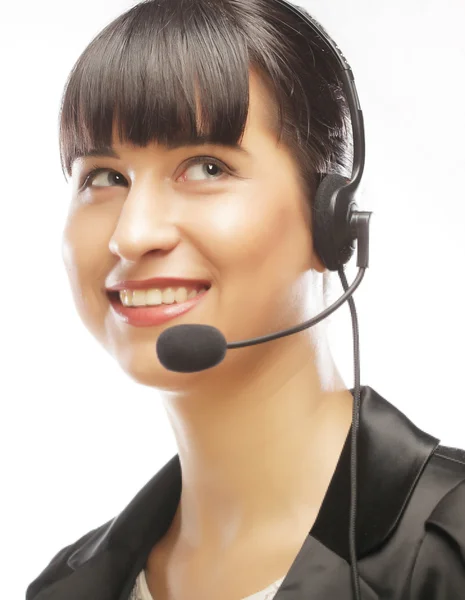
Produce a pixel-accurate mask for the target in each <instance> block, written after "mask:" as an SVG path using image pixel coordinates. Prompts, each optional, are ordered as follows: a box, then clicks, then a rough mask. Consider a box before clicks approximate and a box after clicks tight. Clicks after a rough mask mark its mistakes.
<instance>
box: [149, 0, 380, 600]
mask: <svg viewBox="0 0 465 600" xmlns="http://www.w3.org/2000/svg"><path fill="white" fill-rule="evenodd" d="M274 2H276V3H277V4H280V5H281V6H283V7H285V8H286V9H287V10H288V11H290V12H291V13H293V14H294V15H296V16H297V17H299V18H300V19H302V21H303V22H304V23H305V24H306V25H307V26H308V27H310V29H311V30H312V31H313V32H314V33H315V34H316V35H317V36H318V37H319V38H320V40H321V41H322V42H323V45H324V49H325V50H327V51H328V52H330V53H331V54H332V55H333V56H334V57H335V58H336V60H337V64H338V66H339V76H340V78H341V81H342V84H343V90H344V93H345V97H346V100H347V103H348V105H349V109H350V117H351V124H352V134H353V149H354V156H353V165H352V176H351V178H350V179H346V178H345V177H343V176H342V175H339V174H326V175H325V176H324V178H323V179H322V181H321V183H320V184H319V186H318V189H317V192H316V195H315V199H314V201H313V210H312V214H313V216H312V222H313V243H314V249H315V251H316V253H317V254H318V256H319V257H320V259H321V261H322V263H323V264H324V266H325V267H326V268H327V269H328V270H329V271H337V272H338V274H339V277H340V279H341V283H342V286H343V288H344V290H345V293H344V294H343V295H342V296H341V297H340V298H339V299H338V300H337V301H336V302H334V303H333V304H332V305H331V306H329V307H328V308H326V309H325V310H324V311H322V312H321V313H320V314H318V315H317V316H316V317H313V318H312V319H310V320H308V321H306V322H305V323H302V324H300V325H297V326H296V327H292V328H290V329H286V330H284V331H280V332H277V333H273V334H270V335H266V336H261V337H258V338H254V339H250V340H243V341H240V342H230V343H228V342H227V341H226V339H225V338H224V336H223V334H222V333H221V332H220V331H219V330H218V329H216V328H215V327H211V326H209V325H193V324H185V325H176V326H174V327H169V328H168V329H165V331H163V332H162V333H161V334H160V336H159V338H158V340H157V344H156V350H157V354H158V358H159V360H160V362H161V364H163V366H165V367H166V368H167V369H169V370H171V371H176V372H182V373H192V372H196V371H201V370H204V369H208V368H211V367H213V366H215V365H217V364H219V363H220V362H221V361H222V360H223V359H224V357H225V355H226V351H227V350H229V349H235V348H243V347H245V346H251V345H254V344H261V343H263V342H267V341H272V340H275V339H278V338H280V337H283V336H287V335H291V334H293V333H297V332H299V331H302V330H304V329H307V328H308V327H311V326H313V325H315V324H316V323H318V322H319V321H321V320H323V319H324V318H326V317H327V316H329V315H330V314H331V313H333V312H334V311H335V310H336V309H337V308H339V307H340V306H341V305H342V304H343V303H344V302H345V301H346V300H347V301H348V302H349V307H350V312H351V317H352V329H353V339H354V370H355V384H354V404H353V414H352V426H351V469H350V481H351V496H350V522H349V550H350V563H351V574H352V590H353V597H354V599H355V600H361V595H360V582H359V575H358V568H357V554H356V548H355V527H356V515H357V433H358V428H359V421H360V352H359V332H358V322H357V313H356V311H355V305H354V301H353V298H352V295H353V293H354V292H355V290H356V289H357V288H358V286H359V285H360V283H361V281H362V279H363V277H364V274H365V270H366V269H367V268H368V258H369V225H370V218H371V215H372V212H362V211H358V210H357V204H356V202H355V199H354V197H355V194H356V192H357V189H358V187H359V185H360V181H361V178H362V175H363V170H364V166H365V130H364V121H363V113H362V109H361V107H360V101H359V97H358V93H357V88H356V87H355V81H354V76H353V73H352V70H351V68H350V65H349V63H348V62H347V60H346V58H345V56H344V55H343V54H342V52H341V50H340V49H339V47H338V45H337V44H336V43H335V42H334V41H333V40H332V39H331V38H330V37H329V36H328V35H327V34H326V33H325V32H324V31H323V30H322V28H321V26H320V25H319V24H318V23H317V22H316V21H315V20H314V19H313V18H312V17H311V16H310V15H309V14H308V13H307V11H306V10H304V9H303V8H300V7H297V6H294V5H293V4H290V3H289V2H288V1H287V0H274ZM355 241H356V242H357V267H358V269H359V270H358V274H357V276H356V278H355V280H354V282H353V283H352V285H351V286H350V287H349V285H348V283H347V279H346V276H345V272H344V265H345V264H346V263H348V262H349V260H350V258H351V257H352V255H353V253H354V250H355Z"/></svg>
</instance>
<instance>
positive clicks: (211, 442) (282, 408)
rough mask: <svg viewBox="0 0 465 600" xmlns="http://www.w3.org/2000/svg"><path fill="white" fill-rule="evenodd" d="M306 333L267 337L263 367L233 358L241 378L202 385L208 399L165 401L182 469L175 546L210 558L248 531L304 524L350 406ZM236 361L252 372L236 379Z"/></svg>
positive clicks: (191, 396) (326, 357)
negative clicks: (209, 554) (270, 339)
mask: <svg viewBox="0 0 465 600" xmlns="http://www.w3.org/2000/svg"><path fill="white" fill-rule="evenodd" d="M314 336H315V332H311V331H304V332H301V333H299V334H295V335H294V336H289V337H288V338H281V340H280V342H281V343H277V341H274V342H273V344H274V347H273V348H271V347H270V346H271V345H268V348H267V349H266V354H264V356H266V361H265V360H264V361H262V362H257V360H256V357H255V358H254V359H253V360H248V361H245V360H242V362H241V364H242V371H241V373H242V375H241V376H239V377H238V376H237V374H236V375H235V376H233V377H231V379H230V380H229V379H228V380H227V381H225V380H224V378H221V377H219V379H221V381H218V385H216V384H213V383H212V380H211V379H210V380H209V385H208V393H205V392H204V393H202V394H201V393H200V391H199V390H197V392H193V391H192V389H191V390H190V392H189V393H188V394H186V393H183V394H182V395H179V394H177V395H174V394H173V393H171V394H169V395H168V394H167V395H166V396H165V397H164V403H165V407H166V409H167V413H168V418H169V420H170V422H171V424H172V427H173V431H174V435H175V438H176V440H177V445H178V453H179V458H180V463H181V468H182V482H183V484H182V494H181V500H180V504H179V506H178V511H177V513H176V515H175V518H174V520H173V523H172V535H173V536H174V537H175V538H176V543H177V544H181V543H182V545H183V546H184V547H186V548H187V547H188V548H190V549H192V550H195V549H196V548H200V546H201V547H202V549H205V548H211V551H212V553H213V552H215V551H219V550H220V549H221V550H222V551H223V550H224V549H225V548H227V547H232V546H234V545H235V544H236V543H237V542H238V540H241V539H244V538H245V537H246V536H247V535H248V536H249V537H250V532H251V531H252V529H253V531H254V535H256V532H257V530H258V529H260V528H261V529H262V531H264V532H265V531H268V530H269V529H270V526H275V525H276V527H289V526H292V523H291V520H293V521H296V520H300V521H301V522H302V521H305V520H306V522H307V523H308V525H309V527H308V530H309V529H310V526H311V524H312V523H311V522H310V523H309V519H311V516H312V515H313V517H316V514H317V512H318V509H319V507H320V505H321V502H322V500H323V497H324V494H325V492H326V490H327V487H328V485H329V482H330V479H331V476H332V474H333V472H334V469H335V467H336V463H337V460H338V458H339V455H340V453H341V450H342V447H343V444H344V441H345V439H346V436H347V434H348V432H349V429H350V425H351V420H352V400H353V398H352V395H351V393H350V391H349V390H347V388H346V387H345V386H344V384H343V382H342V379H341V377H340V375H339V373H338V372H337V370H336V368H335V366H334V362H333V360H332V358H331V356H330V353H329V351H328V347H327V343H326V341H325V340H324V339H320V340H318V343H315V339H314ZM290 338H292V339H290ZM264 346H266V345H265V344H263V345H262V347H261V349H260V351H261V352H262V353H263V352H264ZM255 348H256V349H258V348H260V346H256V347H255ZM316 349H318V351H317V350H316ZM243 351H244V349H242V350H238V351H237V352H243ZM244 362H246V363H247V364H252V365H254V371H253V373H247V374H244V366H243V365H244ZM265 364H266V367H265V366H262V365H265ZM257 365H259V366H258V367H257ZM228 372H230V371H228ZM294 524H295V523H294ZM304 527H305V525H304Z"/></svg>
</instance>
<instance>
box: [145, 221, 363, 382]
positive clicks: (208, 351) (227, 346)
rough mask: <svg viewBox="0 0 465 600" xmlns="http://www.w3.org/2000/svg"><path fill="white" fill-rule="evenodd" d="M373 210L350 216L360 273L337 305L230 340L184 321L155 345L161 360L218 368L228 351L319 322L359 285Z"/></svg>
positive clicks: (185, 369)
mask: <svg viewBox="0 0 465 600" xmlns="http://www.w3.org/2000/svg"><path fill="white" fill-rule="evenodd" d="M370 216H371V213H370V212H360V211H354V212H353V213H352V215H351V221H350V225H351V229H352V231H353V233H354V238H356V239H357V242H358V243H357V266H358V267H359V270H358V273H357V276H356V278H355V280H354V282H353V283H352V285H351V286H350V287H349V288H348V289H347V290H346V292H345V293H344V294H343V295H342V296H341V297H340V298H339V299H338V300H336V302H334V304H332V305H331V306H329V307H327V308H326V309H325V310H323V311H322V312H321V313H319V314H318V315H317V316H316V317H313V318H312V319H309V320H308V321H305V322H304V323H301V324H300V325H297V326H295V327H291V328H289V329H285V330H283V331H278V332H277V333H271V334H269V335H264V336H260V337H257V338H252V339H249V340H243V341H240V342H230V343H227V341H226V339H225V337H224V335H223V334H222V333H221V331H220V330H219V329H217V328H216V327H212V326H211V325H200V324H198V325H195V324H183V325H175V326H174V327H169V328H168V329H165V331H163V332H162V333H161V334H160V336H159V338H158V340H157V344H156V349H157V355H158V359H159V361H160V363H161V364H162V365H163V366H164V367H165V368H166V369H168V370H169V371H175V372H177V373H195V372H197V371H204V370H206V369H210V368H212V367H215V366H216V365H218V364H219V363H221V362H222V361H223V360H224V357H225V356H226V352H227V350H232V349H235V348H244V347H246V346H253V345H255V344H262V343H264V342H269V341H271V340H276V339H278V338H281V337H285V336H287V335H292V334H293V333H297V332H299V331H303V330H304V329H308V328H309V327H312V326H313V325H316V324H317V323H319V322H320V321H322V320H323V319H325V318H326V317H328V316H329V315H330V314H332V313H333V312H334V311H335V310H337V309H338V308H339V307H340V306H341V305H342V304H343V303H344V302H345V301H346V300H348V299H349V298H350V297H351V296H352V294H353V293H354V292H355V290H356V289H357V288H358V286H359V285H360V283H361V282H362V279H363V277H364V275H365V270H366V268H367V267H368V250H369V221H370Z"/></svg>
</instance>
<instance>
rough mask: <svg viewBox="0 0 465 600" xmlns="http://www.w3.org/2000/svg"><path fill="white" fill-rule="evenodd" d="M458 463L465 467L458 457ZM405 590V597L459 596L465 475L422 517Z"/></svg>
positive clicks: (463, 579)
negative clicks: (423, 518) (406, 594)
mask: <svg viewBox="0 0 465 600" xmlns="http://www.w3.org/2000/svg"><path fill="white" fill-rule="evenodd" d="M453 454H454V453H453ZM453 458H454V457H453ZM459 462H460V463H461V464H462V466H465V463H462V461H461V460H459ZM408 589H409V592H408V599H409V600H436V599H439V598H447V599H448V600H461V599H462V598H463V591H464V590H465V475H464V478H463V479H462V480H461V481H459V482H458V483H457V484H456V485H455V486H454V487H452V488H451V489H450V490H449V491H448V492H447V493H446V494H445V495H444V496H443V497H442V498H441V499H440V500H439V502H438V503H437V504H436V506H435V507H434V509H433V510H432V512H431V514H430V515H429V517H428V518H427V519H426V522H425V532H424V535H423V539H422V541H421V544H420V546H419V549H418V553H417V558H416V560H415V564H414V568H413V570H412V573H411V577H410V584H409V588H408Z"/></svg>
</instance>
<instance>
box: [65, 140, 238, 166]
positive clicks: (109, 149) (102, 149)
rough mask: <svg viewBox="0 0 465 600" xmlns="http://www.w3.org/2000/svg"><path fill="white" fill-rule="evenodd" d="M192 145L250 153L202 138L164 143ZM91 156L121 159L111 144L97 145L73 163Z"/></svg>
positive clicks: (166, 146)
mask: <svg viewBox="0 0 465 600" xmlns="http://www.w3.org/2000/svg"><path fill="white" fill-rule="evenodd" d="M192 146H219V147H222V148H228V149H230V150H234V151H236V152H239V153H240V154H243V155H244V156H249V157H250V153H249V152H247V150H246V149H245V148H243V147H242V146H240V145H239V144H237V143H236V144H221V143H218V142H209V141H207V140H205V141H202V140H200V141H199V140H193V141H187V142H186V141H184V142H177V141H175V142H170V143H168V144H167V145H165V148H167V149H168V150H177V149H178V148H190V147H192ZM92 156H105V157H108V158H117V159H121V157H120V155H119V154H118V153H117V152H116V150H115V149H114V148H113V146H99V147H98V148H92V149H91V150H88V151H86V152H80V153H79V152H78V153H77V154H76V155H75V157H74V158H73V163H74V162H75V161H77V160H82V159H84V158H90V157H92Z"/></svg>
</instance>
